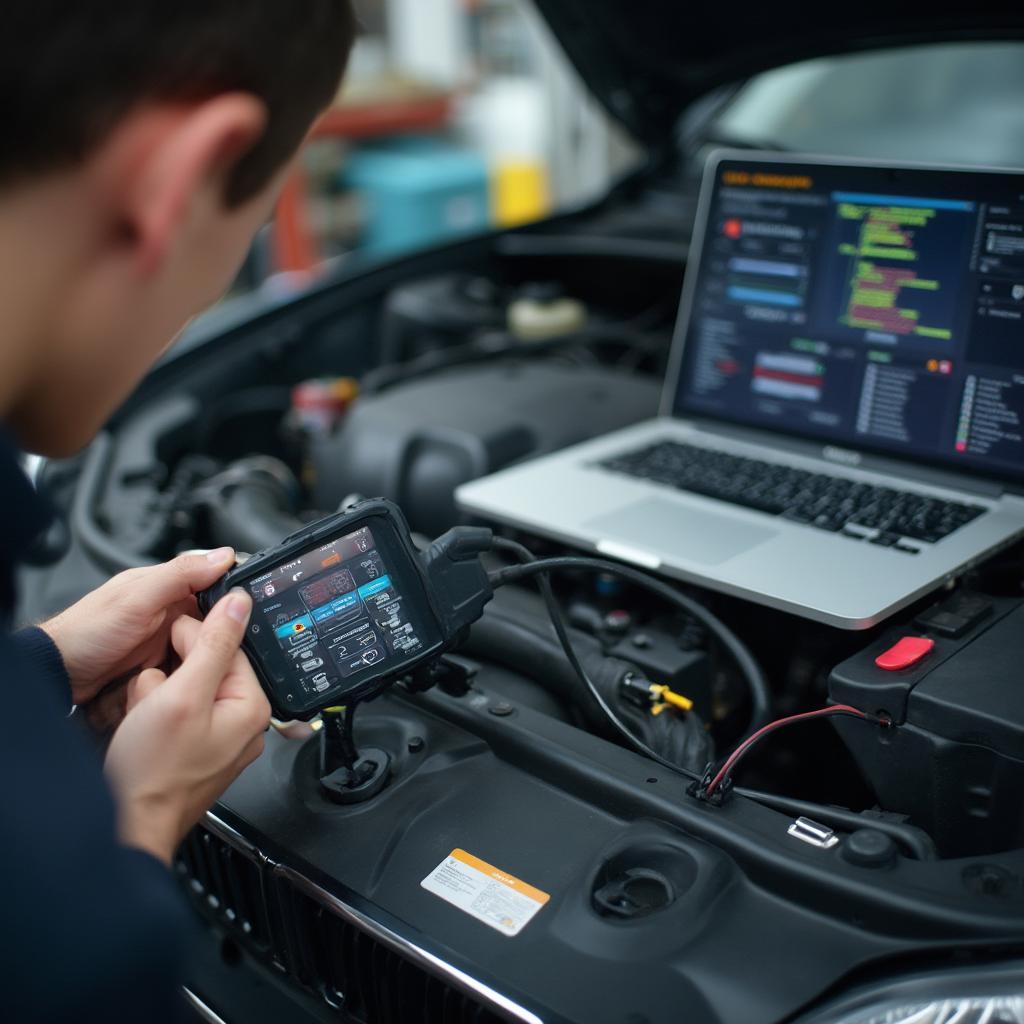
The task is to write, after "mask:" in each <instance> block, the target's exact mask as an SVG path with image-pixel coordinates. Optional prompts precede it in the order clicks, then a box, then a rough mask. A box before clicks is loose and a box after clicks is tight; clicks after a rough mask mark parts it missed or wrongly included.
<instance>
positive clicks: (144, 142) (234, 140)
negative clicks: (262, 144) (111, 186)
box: [116, 93, 267, 276]
mask: <svg viewBox="0 0 1024 1024" xmlns="http://www.w3.org/2000/svg"><path fill="white" fill-rule="evenodd" d="M147 119H148V122H147ZM266 119H267V111H266V107H265V106H264V104H263V103H262V102H261V101H260V100H258V99H257V98H256V97H255V96H251V95H249V94H248V93H224V94H222V95H220V96H216V97H214V98H213V99H209V100H205V101H202V102H200V103H196V104H192V105H188V106H175V107H168V108H164V109H160V108H154V109H152V110H150V111H145V110H144V111H140V112H138V113H137V114H136V115H135V116H134V118H130V121H133V122H134V124H133V125H132V126H131V127H129V126H128V125H125V130H127V131H133V130H134V131H135V132H137V137H136V138H135V139H134V140H130V141H129V144H128V145H126V146H125V147H124V148H123V149H122V152H123V153H124V154H125V157H126V160H127V161H128V162H129V163H130V165H131V167H132V171H131V173H130V174H129V175H127V180H125V181H123V184H124V185H126V186H127V188H126V190H125V191H124V192H122V193H121V195H120V198H119V199H118V200H116V201H117V203H118V205H119V206H120V208H121V214H122V223H123V225H124V227H125V228H126V229H127V232H128V234H129V237H130V238H131V241H132V244H133V248H134V249H135V254H136V257H137V262H136V266H137V269H138V271H139V273H141V274H143V275H145V276H149V275H151V274H153V273H154V272H156V271H157V270H159V269H160V267H161V266H162V265H163V263H164V262H165V260H166V258H167V255H168V253H169V251H170V250H171V248H172V247H173V244H174V242H175V240H176V238H177V237H178V235H179V234H180V232H181V231H182V230H183V229H184V227H185V225H186V224H187V222H188V218H189V214H190V211H191V208H192V206H193V205H194V204H195V203H196V202H198V201H201V200H204V199H205V200H207V201H209V198H210V196H212V197H213V199H214V201H215V202H217V203H223V202H224V201H225V200H224V196H225V193H226V190H227V183H228V178H229V176H230V174H231V172H232V171H233V170H234V168H235V167H236V166H237V164H238V161H239V160H240V159H241V158H242V157H243V156H244V155H245V154H246V153H248V152H249V150H250V149H251V148H252V146H253V145H254V144H255V143H256V142H257V141H258V140H259V138H260V137H261V135H262V133H263V130H264V128H265V126H266ZM140 122H142V123H140ZM123 167H124V165H122V168H123Z"/></svg>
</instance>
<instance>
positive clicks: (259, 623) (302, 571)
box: [248, 527, 423, 698]
mask: <svg viewBox="0 0 1024 1024" xmlns="http://www.w3.org/2000/svg"><path fill="white" fill-rule="evenodd" d="M248 586H249V590H250V592H251V593H252V596H253V599H254V601H255V603H256V614H255V615H254V616H253V620H252V625H251V626H250V629H251V630H252V631H253V633H254V640H256V641H258V642H260V643H261V646H262V647H264V648H266V649H267V658H266V661H267V662H268V665H269V669H270V671H271V672H272V674H273V675H274V677H275V678H276V679H280V680H284V679H294V678H297V679H299V680H300V682H299V683H297V685H298V686H299V687H300V689H301V690H302V691H303V696H312V695H313V694H317V693H321V692H323V691H324V690H328V689H330V688H331V687H333V686H335V685H336V684H337V683H339V682H340V681H342V680H347V679H349V677H353V676H357V675H358V674H359V673H360V672H365V671H366V670H367V669H369V668H370V667H371V666H375V665H377V664H378V663H383V662H386V661H388V660H389V659H394V658H395V656H401V655H407V654H410V653H413V652H415V651H417V650H418V649H419V648H420V647H421V646H422V644H423V641H422V640H421V637H420V632H421V630H420V628H419V627H418V623H417V621H416V620H417V617H418V616H417V614H416V612H415V610H414V609H413V608H412V607H411V606H409V604H408V602H407V601H406V599H405V596H404V595H403V594H402V593H401V592H400V591H399V590H398V589H397V588H396V587H395V584H394V582H393V580H392V578H391V576H390V574H389V571H388V566H387V564H386V560H385V557H384V556H383V555H382V554H381V552H380V551H379V550H378V547H377V544H376V543H375V541H374V537H373V533H372V531H371V530H370V529H369V527H363V528H362V529H361V530H357V531H356V532H355V533H352V534H349V535H348V536H346V537H341V538H339V539H338V540H335V541H332V542H331V543H329V544H324V545H322V546H319V547H317V548H315V549H314V550H312V551H310V552H308V553H306V554H304V555H302V556H301V557H299V558H295V559H292V560H291V561H290V562H287V563H285V564H284V565H280V566H278V567H277V568H275V569H273V570H271V571H270V572H266V573H264V574H263V575H261V576H258V577H257V578H256V579H254V580H252V581H251V582H250V583H249V584H248ZM261 632H263V633H269V634H271V635H273V637H274V638H275V639H276V644H274V645H270V646H269V647H268V645H267V644H266V643H262V641H263V637H262V636H260V635H259V634H260V633H261ZM289 665H294V666H297V668H298V670H299V671H298V672H297V673H296V672H287V671H286V669H287V668H288V666H289ZM291 696H292V695H291V694H289V697H290V698H291Z"/></svg>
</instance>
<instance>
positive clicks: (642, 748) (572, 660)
mask: <svg viewBox="0 0 1024 1024" xmlns="http://www.w3.org/2000/svg"><path fill="white" fill-rule="evenodd" d="M491 545H492V547H493V548H494V549H495V550H497V551H507V552H508V553H509V554H511V555H514V556H515V557H516V558H518V559H519V561H520V562H521V563H523V564H522V565H521V566H513V567H512V568H533V567H534V566H544V565H547V564H548V563H549V562H551V561H555V559H543V560H540V559H538V558H537V557H536V556H535V555H534V554H533V553H532V552H531V551H530V550H529V548H527V547H525V546H524V545H522V544H520V543H518V542H517V541H514V540H509V539H508V538H507V537H495V538H494V539H493V540H492V542H491ZM505 571H507V570H502V569H499V570H498V571H497V572H496V573H494V572H492V573H489V574H488V578H489V579H490V581H491V585H492V586H494V587H498V586H501V583H496V582H495V577H496V576H497V575H499V574H500V573H502V572H505ZM529 575H532V576H536V577H537V586H538V588H539V589H540V593H541V597H543V599H544V604H545V606H546V607H547V610H548V615H549V616H550V618H551V625H552V626H553V627H554V630H555V635H556V636H557V637H558V642H559V643H560V644H561V645H562V650H563V651H565V656H566V658H568V660H569V664H570V665H572V668H573V671H574V672H575V673H576V675H577V676H579V678H580V681H581V682H582V683H583V685H584V686H586V688H587V690H588V691H589V692H590V696H591V697H592V698H593V699H594V702H595V703H596V704H597V706H598V707H599V708H600V709H601V710H602V711H603V712H604V714H605V717H606V718H607V719H608V721H609V722H610V723H611V725H612V727H613V728H614V729H615V731H616V732H617V733H619V735H620V736H622V738H623V739H624V740H625V741H626V742H627V743H628V744H629V745H630V746H631V747H633V749H634V750H637V751H638V752H639V753H641V754H643V755H644V756H646V757H649V758H650V759H651V760H652V761H656V762H657V763H658V764H660V765H661V766H662V767H663V768H668V769H669V770H671V771H674V772H680V773H682V774H683V775H686V776H688V777H691V778H694V779H696V778H698V776H697V775H696V773H695V772H691V771H690V770H689V769H688V768H684V767H683V766H682V765H677V764H675V763H673V762H672V761H669V760H668V759H667V758H665V757H662V756H661V754H659V753H658V752H657V751H656V750H653V749H652V748H651V747H649V746H648V745H647V744H646V743H644V742H643V740H641V739H640V738H639V737H637V736H635V735H634V734H633V731H632V730H631V729H630V728H629V727H628V726H627V725H626V724H625V723H624V722H623V721H622V719H621V718H619V716H618V715H617V714H616V713H615V711H614V710H613V708H612V707H611V705H610V704H609V703H608V702H607V701H606V700H605V699H604V696H603V695H602V693H601V691H600V690H599V689H598V688H597V686H596V685H595V683H594V681H593V680H592V679H591V678H590V676H589V675H588V673H587V670H586V669H585V668H584V667H583V663H582V662H581V661H580V659H579V655H577V653H576V648H575V647H573V645H572V640H571V639H570V637H569V631H568V630H567V629H566V625H565V618H564V616H563V615H562V609H561V608H560V607H559V604H558V598H556V597H555V592H554V591H553V590H552V589H551V580H550V579H549V578H548V573H547V571H546V570H545V569H540V570H539V571H537V572H534V573H530V574H529Z"/></svg>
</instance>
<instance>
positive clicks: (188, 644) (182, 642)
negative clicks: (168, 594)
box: [171, 615, 202, 660]
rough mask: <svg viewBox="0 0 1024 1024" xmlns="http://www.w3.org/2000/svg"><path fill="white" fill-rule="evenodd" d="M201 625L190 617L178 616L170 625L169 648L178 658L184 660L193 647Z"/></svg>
mask: <svg viewBox="0 0 1024 1024" xmlns="http://www.w3.org/2000/svg"><path fill="white" fill-rule="evenodd" d="M201 625H202V623H201V622H200V621H199V620H198V619H194V618H192V616H191V615H179V616H178V618H176V619H175V620H174V622H173V623H172V625H171V646H172V647H173V648H174V650H175V653H176V654H177V655H178V657H179V658H181V659H182V660H184V659H185V658H186V657H187V656H188V652H189V651H191V650H192V648H193V647H194V646H195V642H196V638H197V637H198V636H199V629H200V626H201Z"/></svg>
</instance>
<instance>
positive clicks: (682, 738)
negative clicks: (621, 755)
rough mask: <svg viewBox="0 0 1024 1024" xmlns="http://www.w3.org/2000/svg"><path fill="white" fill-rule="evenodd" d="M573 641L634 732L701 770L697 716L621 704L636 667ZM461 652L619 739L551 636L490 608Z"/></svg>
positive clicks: (704, 747) (706, 756) (590, 643)
mask: <svg viewBox="0 0 1024 1024" xmlns="http://www.w3.org/2000/svg"><path fill="white" fill-rule="evenodd" d="M573 645H574V647H575V648H576V650H577V652H578V655H579V657H580V660H581V661H582V662H583V663H584V664H585V666H586V669H587V674H588V675H589V676H590V679H591V681H592V682H593V683H594V684H595V685H596V686H597V687H598V689H599V690H600V691H601V693H602V695H603V696H604V698H605V700H607V701H609V702H610V703H612V704H613V705H615V706H616V707H618V708H619V714H620V716H621V717H624V718H626V719H627V721H628V722H629V724H630V726H631V727H632V729H633V730H634V731H636V732H637V733H639V734H640V735H641V736H642V737H644V739H645V740H646V742H647V743H648V744H649V745H650V746H651V747H652V748H653V749H654V750H656V751H657V752H658V753H659V754H660V755H661V756H662V757H664V758H666V759H667V760H669V761H672V762H673V763H675V764H678V765H680V766H681V767H683V768H688V769H690V770H691V771H694V772H697V771H701V770H703V768H704V765H706V764H707V762H708V761H709V760H710V759H711V758H712V756H713V754H712V751H711V740H710V737H709V736H708V734H707V732H706V730H705V729H704V723H703V722H702V721H701V719H700V718H699V717H698V716H697V715H695V714H688V715H686V716H684V717H679V716H677V715H675V714H662V715H659V716H657V717H655V716H652V715H651V714H649V713H645V712H642V711H640V710H639V709H635V708H633V707H631V706H626V707H624V706H623V705H622V702H621V701H620V699H619V696H618V695H619V688H620V685H621V683H622V680H623V679H624V678H625V677H626V676H627V675H629V674H630V673H635V672H636V668H635V667H634V666H633V665H630V664H629V663H628V662H626V661H622V660H620V659H618V658H609V657H607V656H606V655H605V654H604V652H603V651H602V650H601V647H600V644H599V643H598V642H597V641H596V640H594V639H593V637H590V636H587V635H586V634H583V633H576V634H575V635H574V637H573ZM460 651H462V652H464V653H467V654H470V655H472V656H474V657H477V658H481V659H484V660H488V661H491V662H497V663H498V664H500V665H502V666H504V667H506V668H509V669H512V670H514V671H516V672H519V673H522V674H523V675H526V676H529V677H530V678H531V679H535V680H536V681H537V682H538V683H540V684H541V685H542V686H544V687H545V688H546V689H547V690H549V691H550V692H551V693H552V694H553V695H554V696H555V697H557V698H558V699H560V700H561V701H563V702H564V703H565V704H567V705H569V707H571V708H572V709H573V710H574V711H575V712H577V713H578V714H579V716H580V718H581V720H582V724H583V726H584V727H585V728H586V729H587V730H588V731H589V732H592V733H594V734H595V735H598V736H600V737H602V738H603V739H607V740H611V741H615V742H618V741H619V740H620V737H619V734H618V733H617V732H616V730H615V729H614V728H612V726H611V723H610V722H609V720H608V716H607V715H606V714H605V713H604V711H602V710H601V708H600V707H599V705H598V704H597V702H596V701H595V700H594V698H593V696H592V694H591V693H590V691H589V690H588V689H587V687H586V686H585V685H584V684H583V682H582V681H581V680H580V677H579V675H578V674H577V673H576V671H575V669H574V668H573V667H572V665H571V664H570V663H569V660H568V659H567V658H566V656H565V653H564V651H563V650H562V648H561V645H560V644H559V643H558V641H557V640H556V639H555V638H554V637H547V636H545V635H544V634H542V633H539V632H537V631H536V630H535V629H532V628H530V627H529V626H527V625H525V624H524V623H521V622H518V621H516V620H515V619H514V618H511V617H508V616H506V615H503V614H500V613H498V612H497V611H495V610H494V609H490V610H488V612H487V613H486V614H485V615H484V617H483V618H482V619H480V620H479V621H478V622H477V623H475V624H474V625H473V627H472V629H471V630H470V633H469V637H468V639H467V640H466V641H465V642H464V643H463V645H462V646H461V647H460Z"/></svg>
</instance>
